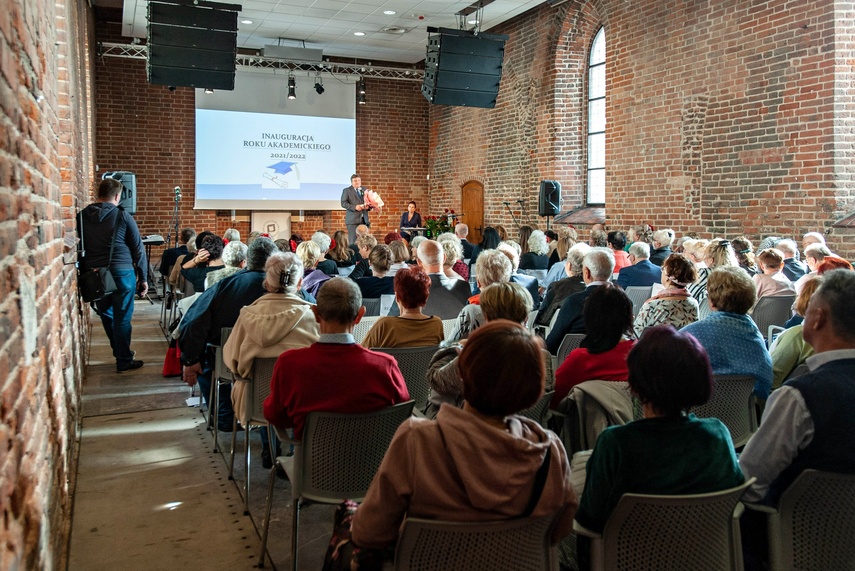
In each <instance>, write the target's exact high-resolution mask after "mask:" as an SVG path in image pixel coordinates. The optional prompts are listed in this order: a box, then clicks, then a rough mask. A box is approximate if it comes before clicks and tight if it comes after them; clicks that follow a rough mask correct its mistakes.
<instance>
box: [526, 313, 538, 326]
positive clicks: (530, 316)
mask: <svg viewBox="0 0 855 571" xmlns="http://www.w3.org/2000/svg"><path fill="white" fill-rule="evenodd" d="M536 318H537V310H534V311H530V312H529V313H528V318H527V319H526V320H525V328H526V329H528V330H529V331H531V329H532V328H534V320H535V319H536Z"/></svg>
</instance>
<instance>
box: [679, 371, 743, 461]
mask: <svg viewBox="0 0 855 571" xmlns="http://www.w3.org/2000/svg"><path fill="white" fill-rule="evenodd" d="M714 380H715V387H714V388H713V394H712V397H710V400H709V401H707V403H706V404H702V405H701V406H696V407H694V408H693V409H692V410H691V412H693V413H695V415H696V416H698V417H701V418H717V419H719V420H721V421H722V422H723V423H724V425H725V426H727V429H728V430H729V431H730V437H731V438H732V439H733V445H734V446H735V447H737V448H739V447H740V446H745V444H746V443H747V442H748V439H749V438H751V435H752V434H754V433H755V432H756V431H757V412H756V411H755V407H754V404H755V398H754V383H755V381H754V377H752V376H750V375H716V376H715V377H714Z"/></svg>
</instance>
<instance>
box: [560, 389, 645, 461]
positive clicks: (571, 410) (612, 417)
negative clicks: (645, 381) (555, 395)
mask: <svg viewBox="0 0 855 571" xmlns="http://www.w3.org/2000/svg"><path fill="white" fill-rule="evenodd" d="M551 412H552V414H553V416H554V417H557V418H559V419H560V421H559V422H558V423H557V424H558V425H560V426H556V428H558V429H559V432H560V437H561V441H562V442H563V443H564V448H565V449H566V450H567V453H568V455H572V454H574V453H576V452H579V451H581V450H591V449H593V448H594V444H596V442H597V438H599V436H600V433H601V432H602V431H603V430H605V429H606V428H608V427H609V426H615V425H623V424H627V423H629V422H632V421H633V420H638V419H640V418H641V417H642V411H641V404H640V403H639V402H638V399H635V398H634V397H633V396H632V394H631V392H630V390H629V383H627V382H620V381H598V380H594V381H585V382H584V383H579V384H578V385H576V386H575V387H573V388H572V389H570V393H569V394H568V395H567V396H566V397H564V399H562V401H561V402H560V403H559V404H558V407H557V408H556V409H553V410H552V411H551Z"/></svg>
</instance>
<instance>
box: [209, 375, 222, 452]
mask: <svg viewBox="0 0 855 571" xmlns="http://www.w3.org/2000/svg"><path fill="white" fill-rule="evenodd" d="M211 392H212V393H214V394H213V398H212V399H211V400H209V401H208V403H209V404H210V405H211V407H212V408H211V410H209V411H208V418H213V420H212V421H211V430H212V431H213V432H214V452H219V448H218V446H217V440H218V437H219V434H220V430H219V425H218V424H217V423H218V422H219V421H220V378H219V377H217V378H216V379H211Z"/></svg>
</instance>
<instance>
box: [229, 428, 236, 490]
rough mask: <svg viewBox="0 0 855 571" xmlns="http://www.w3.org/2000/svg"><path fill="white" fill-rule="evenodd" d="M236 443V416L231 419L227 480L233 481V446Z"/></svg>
mask: <svg viewBox="0 0 855 571" xmlns="http://www.w3.org/2000/svg"><path fill="white" fill-rule="evenodd" d="M236 443H237V415H235V417H234V418H233V419H232V447H231V449H230V450H229V480H234V479H235V444H236Z"/></svg>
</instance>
